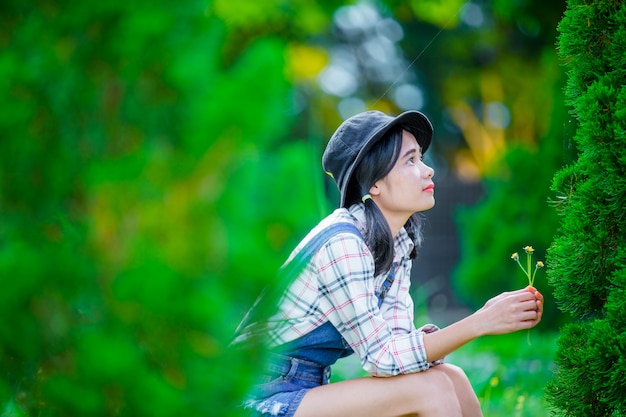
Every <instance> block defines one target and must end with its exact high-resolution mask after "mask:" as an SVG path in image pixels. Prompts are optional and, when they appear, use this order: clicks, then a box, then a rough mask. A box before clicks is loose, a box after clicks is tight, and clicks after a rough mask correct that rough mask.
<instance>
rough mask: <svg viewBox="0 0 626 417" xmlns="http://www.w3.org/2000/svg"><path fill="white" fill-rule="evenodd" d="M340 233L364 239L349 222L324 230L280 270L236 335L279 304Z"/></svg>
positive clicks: (249, 312)
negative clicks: (257, 315) (266, 309)
mask: <svg viewBox="0 0 626 417" xmlns="http://www.w3.org/2000/svg"><path fill="white" fill-rule="evenodd" d="M339 233H352V234H354V235H356V236H359V237H361V238H362V235H361V232H359V229H357V227H356V226H355V225H354V224H352V223H348V222H340V223H333V224H331V225H330V226H328V227H326V228H324V229H322V231H320V232H319V233H318V234H317V235H315V236H314V237H313V238H312V239H311V240H310V241H309V242H307V243H306V244H305V245H304V247H303V248H302V249H301V250H300V252H298V253H297V254H296V255H295V256H294V258H293V259H292V260H291V261H289V262H288V263H287V264H286V265H283V267H281V268H280V270H279V271H278V280H277V282H276V284H275V285H273V286H272V287H270V288H267V287H266V288H265V289H264V290H263V292H262V293H261V295H259V297H258V298H257V299H256V301H255V302H254V303H253V304H252V307H251V308H250V310H248V312H247V313H246V315H245V316H244V317H243V319H242V321H241V322H240V323H239V326H237V330H235V335H240V334H241V333H242V332H243V331H244V330H245V329H246V328H247V327H248V326H249V325H254V323H256V321H257V320H256V319H257V318H258V317H255V315H256V314H255V313H258V312H259V310H262V309H263V308H267V305H266V304H268V303H275V302H278V300H279V298H280V296H281V294H282V293H283V291H285V290H286V289H287V288H288V287H289V285H290V284H291V283H292V282H293V280H294V279H295V278H296V277H297V276H298V275H299V274H300V273H301V272H302V271H303V270H304V268H306V266H307V265H308V263H309V262H310V261H311V259H312V258H313V256H314V255H315V254H316V253H317V252H318V251H319V250H320V249H321V248H322V246H324V244H325V243H326V242H327V241H328V240H329V239H330V238H331V237H333V236H335V235H337V234H339Z"/></svg>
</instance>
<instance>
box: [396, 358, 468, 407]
mask: <svg viewBox="0 0 626 417" xmlns="http://www.w3.org/2000/svg"><path fill="white" fill-rule="evenodd" d="M437 368H439V366H436V367H433V368H431V369H429V370H428V371H425V372H421V373H418V374H414V378H412V379H414V380H413V381H407V389H409V390H410V391H411V392H410V394H407V395H408V396H409V397H410V398H411V401H412V403H413V407H414V410H415V413H416V414H417V415H419V416H422V415H423V416H431V415H433V416H436V415H445V416H457V415H458V416H460V415H461V405H460V403H459V399H458V397H457V394H456V390H455V387H454V382H453V380H452V378H451V377H450V376H449V375H448V372H446V371H444V369H443V368H439V369H437Z"/></svg>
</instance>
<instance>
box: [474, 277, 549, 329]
mask: <svg viewBox="0 0 626 417" xmlns="http://www.w3.org/2000/svg"><path fill="white" fill-rule="evenodd" d="M474 314H475V315H476V316H479V317H480V323H481V327H482V332H483V334H504V333H511V332H514V331H517V330H522V329H530V328H532V327H535V326H536V325H537V324H538V323H539V321H541V316H542V314H543V295H541V293H540V292H539V291H537V290H536V289H535V288H534V287H526V288H524V289H521V290H517V291H511V292H504V293H502V294H500V295H497V296H495V297H493V298H492V299H490V300H489V301H487V302H486V303H485V305H484V306H483V307H482V308H481V309H480V310H478V311H477V312H476V313H474Z"/></svg>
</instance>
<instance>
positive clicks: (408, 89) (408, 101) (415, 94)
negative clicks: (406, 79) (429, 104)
mask: <svg viewBox="0 0 626 417" xmlns="http://www.w3.org/2000/svg"><path fill="white" fill-rule="evenodd" d="M393 100H394V101H395V102H396V104H397V105H398V107H400V108H401V109H402V110H420V109H421V108H423V107H424V104H425V101H426V100H425V98H424V93H422V90H421V89H420V88H419V87H417V86H415V85H413V84H402V85H400V86H398V87H397V88H396V89H395V90H394V92H393Z"/></svg>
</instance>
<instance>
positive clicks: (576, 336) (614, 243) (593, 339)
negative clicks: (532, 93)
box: [548, 0, 626, 416]
mask: <svg viewBox="0 0 626 417" xmlns="http://www.w3.org/2000/svg"><path fill="white" fill-rule="evenodd" d="M559 31H560V37H559V47H560V53H561V55H562V56H563V58H564V59H565V60H566V61H567V63H568V66H569V73H568V75H569V79H568V83H567V89H566V93H567V102H568V104H569V105H570V106H571V107H572V114H573V115H574V116H575V117H576V119H577V121H578V127H577V130H576V133H575V135H574V138H573V139H574V141H575V143H576V146H577V148H578V150H579V155H578V159H577V160H576V161H575V163H574V164H572V165H570V166H568V167H566V168H564V169H563V170H561V171H560V172H558V173H557V174H556V175H555V177H554V182H553V189H554V190H555V191H556V192H557V193H559V197H560V204H559V205H558V209H559V212H560V214H561V215H562V219H561V227H560V230H559V233H558V234H557V236H556V237H555V239H554V241H553V242H552V245H551V246H550V249H549V252H548V266H549V279H550V283H551V285H552V286H553V287H554V293H555V297H556V299H557V302H558V304H559V307H560V308H561V309H562V310H563V311H564V312H567V313H569V314H571V316H572V318H573V323H571V324H569V325H566V326H565V327H564V328H563V329H562V335H561V337H560V339H559V341H558V346H559V347H558V351H557V354H556V364H557V371H556V373H555V375H554V378H553V380H552V381H551V383H550V385H549V387H548V394H549V395H548V399H549V401H550V403H551V404H552V406H553V407H554V413H555V414H556V415H563V416H623V415H626V402H625V401H624V398H626V387H625V386H624V381H625V380H626V361H625V360H624V357H626V308H625V307H626V305H625V300H626V297H625V295H626V294H625V290H626V279H625V277H626V239H625V237H626V216H625V215H624V207H625V205H626V150H625V149H626V87H625V86H624V79H625V77H626V70H625V68H626V4H624V2H621V1H608V2H607V1H591V2H581V1H573V0H572V1H569V2H568V9H567V12H566V13H565V16H564V18H563V20H562V21H561V23H560V25H559Z"/></svg>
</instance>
